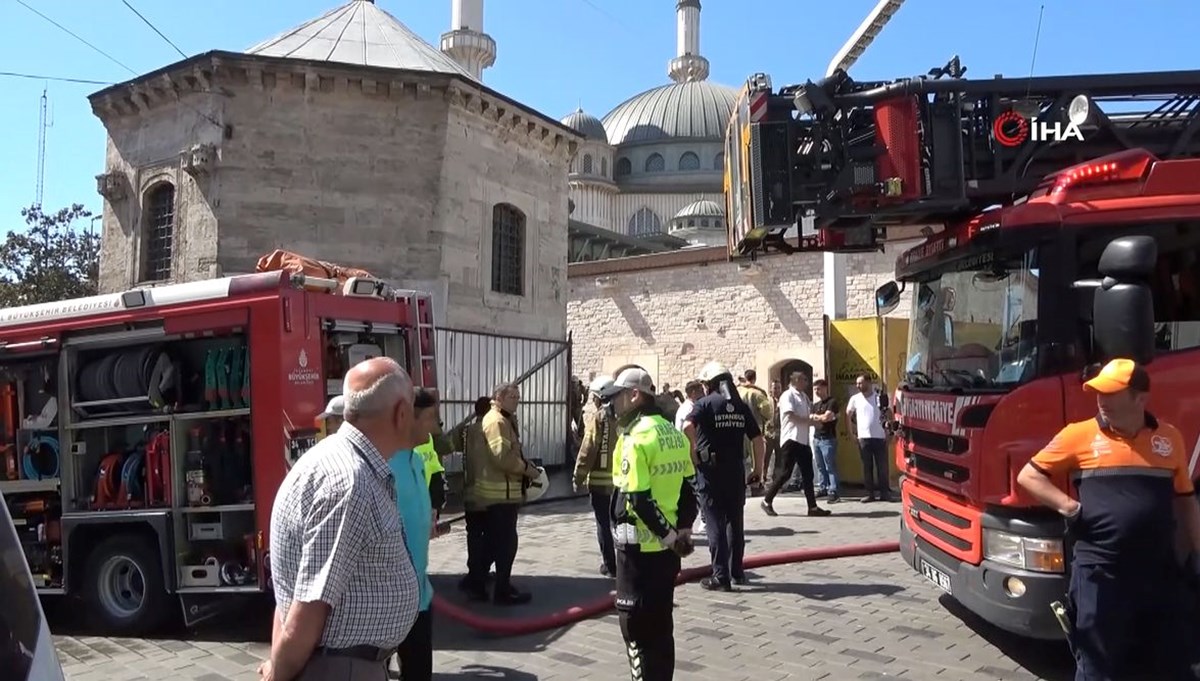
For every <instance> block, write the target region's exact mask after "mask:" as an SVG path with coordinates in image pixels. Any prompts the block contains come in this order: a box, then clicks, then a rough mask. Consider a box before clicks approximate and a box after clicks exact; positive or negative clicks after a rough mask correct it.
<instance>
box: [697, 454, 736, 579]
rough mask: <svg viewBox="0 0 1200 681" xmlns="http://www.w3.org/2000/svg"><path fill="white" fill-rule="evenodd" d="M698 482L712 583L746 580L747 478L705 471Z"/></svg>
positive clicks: (714, 470) (710, 468)
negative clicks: (743, 560) (710, 563)
mask: <svg viewBox="0 0 1200 681" xmlns="http://www.w3.org/2000/svg"><path fill="white" fill-rule="evenodd" d="M697 478H698V480H699V482H700V485H699V487H700V489H699V492H700V511H701V513H703V515H704V532H705V534H706V535H707V537H708V553H709V556H710V557H711V558H712V576H713V579H714V580H716V581H718V582H721V583H722V584H728V583H729V582H730V581H731V580H733V579H741V578H742V577H744V576H745V571H744V570H743V569H742V559H743V558H744V557H745V554H746V524H745V520H746V478H745V475H744V473H740V469H732V467H731V470H719V469H716V468H715V467H706V468H705V470H704V471H703V472H701V473H700V474H699V475H697Z"/></svg>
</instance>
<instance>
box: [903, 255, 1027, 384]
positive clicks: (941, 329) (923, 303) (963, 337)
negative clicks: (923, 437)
mask: <svg viewBox="0 0 1200 681" xmlns="http://www.w3.org/2000/svg"><path fill="white" fill-rule="evenodd" d="M1035 257H1036V252H1035V251H1030V252H1028V253H1025V254H1021V255H1018V256H1016V257H1015V258H1012V259H1009V260H1003V261H1002V260H995V261H993V262H989V263H987V264H982V265H981V264H979V259H973V260H972V262H970V263H969V264H967V263H963V262H959V263H952V264H950V265H949V266H947V267H946V268H945V269H943V270H942V271H941V274H940V276H936V277H935V278H933V279H928V280H926V281H924V282H923V283H920V284H917V285H916V292H915V297H916V300H915V301H913V314H912V321H911V322H910V324H909V331H908V364H907V366H906V378H907V382H908V384H909V387H911V388H916V389H921V388H925V389H957V390H996V389H1006V388H1011V387H1012V386H1014V385H1017V384H1019V383H1023V382H1025V381H1027V380H1029V379H1031V378H1033V375H1034V371H1035V365H1036V358H1037V341H1036V338H1037V333H1036V332H1037V299H1038V270H1037V262H1036V260H1035Z"/></svg>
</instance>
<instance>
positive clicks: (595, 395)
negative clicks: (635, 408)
mask: <svg viewBox="0 0 1200 681" xmlns="http://www.w3.org/2000/svg"><path fill="white" fill-rule="evenodd" d="M612 384H613V379H611V378H609V377H607V376H601V377H600V378H597V379H596V380H594V381H592V384H591V386H589V392H590V395H589V403H588V405H587V407H585V408H584V412H583V441H582V442H581V443H580V446H579V455H578V456H577V457H576V459H575V475H574V477H573V480H572V486H573V487H574V489H575V491H576V492H578V491H579V490H580V489H582V488H583V487H585V486H586V487H587V490H588V495H589V496H590V497H591V501H592V515H593V516H595V518H596V539H597V541H598V542H599V543H600V558H601V560H602V562H601V564H600V574H602V575H604V576H605V577H611V576H613V575H614V574H616V570H617V567H616V554H615V553H614V549H613V536H612V524H611V522H610V519H611V511H610V510H609V505H610V502H611V501H612V491H613V486H612V452H613V445H615V444H616V440H617V420H616V418H615V417H614V416H613V414H612V412H611V410H609V409H606V408H604V407H602V406H601V403H600V395H601V394H603V393H604V391H606V390H608V389H609V388H610V387H612Z"/></svg>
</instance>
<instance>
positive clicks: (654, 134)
mask: <svg viewBox="0 0 1200 681" xmlns="http://www.w3.org/2000/svg"><path fill="white" fill-rule="evenodd" d="M737 98H738V91H737V90H734V89H733V88H730V87H725V86H724V85H717V84H715V83H710V82H708V81H706V80H701V81H691V82H686V83H672V84H670V85H663V86H661V87H656V88H654V89H653V90H647V91H645V92H643V93H641V94H639V95H634V96H633V97H631V98H629V99H627V100H625V101H624V102H622V103H621V104H618V105H617V107H616V108H615V109H613V110H612V111H611V112H609V114H608V115H607V116H605V117H604V121H603V125H604V129H605V130H607V131H608V142H609V144H612V145H614V146H616V145H621V144H632V143H636V142H659V141H668V140H672V139H706V140H723V139H725V127H726V126H727V125H729V119H730V117H732V116H733V108H734V106H735V105H736V103H737ZM565 122H566V121H564V123H565Z"/></svg>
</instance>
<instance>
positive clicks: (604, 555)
mask: <svg viewBox="0 0 1200 681" xmlns="http://www.w3.org/2000/svg"><path fill="white" fill-rule="evenodd" d="M588 494H589V496H591V499H592V515H594V516H595V517H596V541H597V542H598V543H599V544H600V556H601V559H602V560H603V561H604V567H606V568H608V570H609V572H615V571H616V569H617V559H616V555H615V548H614V545H613V532H612V511H611V509H610V508H609V506H610V505H611V504H612V496H613V491H612V488H602V487H595V488H592V489H591V491H590V492H589V493H588Z"/></svg>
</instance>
